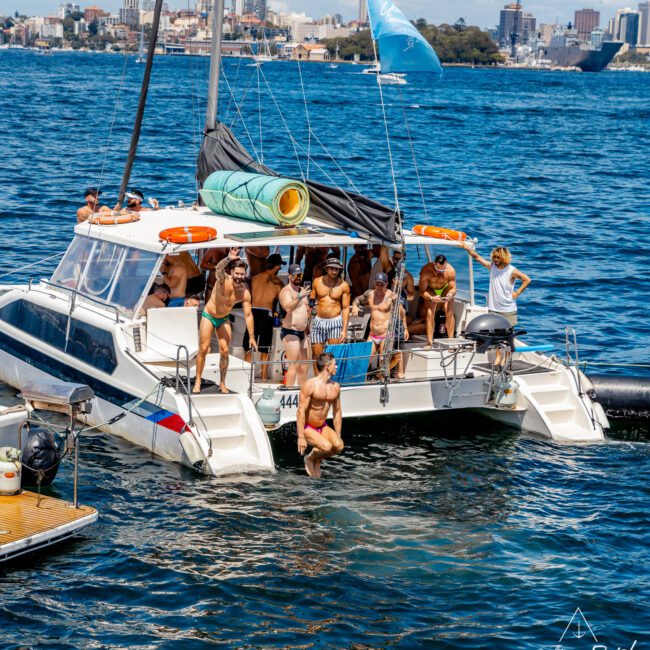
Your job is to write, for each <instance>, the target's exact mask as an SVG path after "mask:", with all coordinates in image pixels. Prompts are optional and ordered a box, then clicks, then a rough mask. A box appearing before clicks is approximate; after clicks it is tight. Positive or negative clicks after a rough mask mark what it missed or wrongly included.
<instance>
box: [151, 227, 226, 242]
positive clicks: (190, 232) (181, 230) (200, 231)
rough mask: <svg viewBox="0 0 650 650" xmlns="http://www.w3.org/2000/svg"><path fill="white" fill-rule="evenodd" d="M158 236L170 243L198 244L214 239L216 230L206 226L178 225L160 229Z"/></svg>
mask: <svg viewBox="0 0 650 650" xmlns="http://www.w3.org/2000/svg"><path fill="white" fill-rule="evenodd" d="M158 237H160V239H161V240H162V241H168V242H170V243H172V244H200V243H201V242H204V241H212V240H213V239H216V238H217V231H216V230H215V229H214V228H209V227H208V226H179V227H177V228H167V229H165V230H161V231H160V232H159V233H158Z"/></svg>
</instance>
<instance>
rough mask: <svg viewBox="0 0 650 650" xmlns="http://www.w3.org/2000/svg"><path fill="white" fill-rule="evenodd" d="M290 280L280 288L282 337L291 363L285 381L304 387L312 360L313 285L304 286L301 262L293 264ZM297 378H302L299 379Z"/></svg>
mask: <svg viewBox="0 0 650 650" xmlns="http://www.w3.org/2000/svg"><path fill="white" fill-rule="evenodd" d="M288 271H289V282H288V283H287V286H286V287H284V289H282V291H280V307H281V313H282V330H281V332H280V338H281V339H282V345H283V346H284V354H285V356H286V359H287V361H288V362H289V365H288V368H287V375H286V377H285V380H284V383H285V385H287V386H295V385H296V384H297V385H299V386H302V385H303V383H304V382H305V380H306V379H307V372H308V371H309V367H308V366H307V363H306V362H307V360H308V359H309V337H308V336H307V326H308V325H309V315H310V314H309V312H310V310H309V293H310V291H311V288H310V287H309V286H304V285H303V273H302V269H301V268H300V264H291V265H290V266H289V269H288ZM296 378H297V379H298V381H296Z"/></svg>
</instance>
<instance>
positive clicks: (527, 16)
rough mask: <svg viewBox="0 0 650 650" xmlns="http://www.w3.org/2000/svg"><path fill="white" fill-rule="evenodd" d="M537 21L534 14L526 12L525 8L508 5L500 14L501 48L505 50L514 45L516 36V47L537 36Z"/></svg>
mask: <svg viewBox="0 0 650 650" xmlns="http://www.w3.org/2000/svg"><path fill="white" fill-rule="evenodd" d="M536 23H537V19H536V18H535V17H534V16H533V14H531V13H529V12H525V11H524V10H523V7H522V6H521V5H520V4H518V3H516V4H508V5H506V6H505V7H504V8H503V9H502V10H501V12H500V14H499V28H498V32H497V39H498V43H499V48H500V49H502V50H505V49H507V48H509V47H510V46H511V45H512V36H513V34H514V35H515V39H514V40H515V45H523V44H526V43H528V42H529V41H530V39H531V38H532V37H533V36H534V35H535V33H536V32H535V25H536Z"/></svg>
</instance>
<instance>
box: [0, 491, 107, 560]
mask: <svg viewBox="0 0 650 650" xmlns="http://www.w3.org/2000/svg"><path fill="white" fill-rule="evenodd" d="M96 520H97V510H95V509H94V508H91V507H90V506H82V505H80V506H79V507H78V508H75V507H74V505H73V504H72V503H71V502H69V501H63V500H62V499H56V498H54V497H50V496H44V495H41V500H40V504H39V502H38V495H37V494H36V493H34V492H26V491H23V492H22V493H21V494H16V495H13V496H0V561H4V560H8V559H10V558H13V557H17V556H19V555H22V554H23V553H27V552H31V551H34V550H36V549H39V548H43V547H46V546H49V545H51V544H54V543H56V542H59V541H62V540H64V539H67V538H68V537H71V536H73V535H76V534H78V533H80V532H81V531H82V530H83V529H84V528H86V526H88V525H89V524H91V523H93V522H94V521H96Z"/></svg>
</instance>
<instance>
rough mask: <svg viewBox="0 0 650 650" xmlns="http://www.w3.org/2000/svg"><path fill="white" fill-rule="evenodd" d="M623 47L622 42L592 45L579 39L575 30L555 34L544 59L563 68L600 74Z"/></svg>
mask: <svg viewBox="0 0 650 650" xmlns="http://www.w3.org/2000/svg"><path fill="white" fill-rule="evenodd" d="M621 47H623V43H621V42H620V41H603V42H602V43H601V44H600V45H591V44H590V43H585V42H584V41H581V40H580V39H579V38H578V33H577V32H576V31H575V30H574V29H568V30H566V31H565V32H564V33H562V34H555V35H554V36H553V37H552V38H551V42H550V44H549V45H548V47H547V48H545V50H544V57H545V58H546V59H549V60H551V61H553V63H555V64H556V65H559V66H562V67H572V68H573V67H575V68H580V70H582V71H583V72H600V71H601V70H602V69H603V68H604V67H605V66H606V65H607V64H608V63H609V62H610V61H611V60H612V59H613V58H614V56H615V55H616V53H617V52H618V51H619V50H620V49H621Z"/></svg>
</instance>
